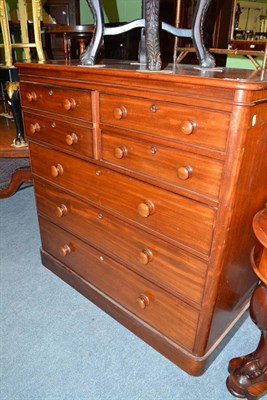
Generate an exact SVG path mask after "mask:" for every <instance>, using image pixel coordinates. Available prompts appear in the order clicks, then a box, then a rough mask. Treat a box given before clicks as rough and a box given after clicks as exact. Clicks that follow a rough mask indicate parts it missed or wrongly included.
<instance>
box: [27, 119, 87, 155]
mask: <svg viewBox="0 0 267 400" xmlns="http://www.w3.org/2000/svg"><path fill="white" fill-rule="evenodd" d="M23 117H24V129H25V133H26V135H27V137H28V138H32V139H35V140H38V141H41V142H43V143H49V145H52V146H58V147H61V148H62V149H64V150H68V151H71V152H72V153H77V155H78V154H81V155H83V156H87V157H90V158H93V156H94V149H93V130H92V128H89V127H86V126H83V125H78V124H75V123H73V122H71V123H70V122H65V121H62V120H60V119H57V118H48V117H44V116H42V115H38V114H32V113H27V112H24V113H23Z"/></svg>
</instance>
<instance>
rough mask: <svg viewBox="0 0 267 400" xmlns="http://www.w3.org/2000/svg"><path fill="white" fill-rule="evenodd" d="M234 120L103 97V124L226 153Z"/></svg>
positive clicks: (170, 105)
mask: <svg viewBox="0 0 267 400" xmlns="http://www.w3.org/2000/svg"><path fill="white" fill-rule="evenodd" d="M229 121H230V117H229V114H227V113H222V112H218V111H209V110H205V109H199V108H196V107H190V106H183V105H180V104H175V103H168V102H161V101H157V100H153V99H151V100H150V99H144V98H138V97H130V96H116V95H111V94H106V93H101V94H100V122H101V123H102V124H108V125H113V126H116V127H120V128H125V129H132V130H135V131H141V132H145V133H148V134H150V135H153V136H159V137H162V138H164V139H169V140H172V141H178V142H183V143H187V144H190V145H196V146H201V147H206V148H211V149H215V150H221V151H223V150H225V148H226V141H227V134H228V129H229Z"/></svg>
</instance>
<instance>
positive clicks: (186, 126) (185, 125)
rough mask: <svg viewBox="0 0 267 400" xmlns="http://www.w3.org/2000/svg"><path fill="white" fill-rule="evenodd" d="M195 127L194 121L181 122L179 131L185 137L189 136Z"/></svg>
mask: <svg viewBox="0 0 267 400" xmlns="http://www.w3.org/2000/svg"><path fill="white" fill-rule="evenodd" d="M196 126H197V124H196V122H195V121H190V120H186V121H182V122H181V125H180V129H181V131H182V133H184V134H185V135H191V133H193V131H194V129H195V127H196Z"/></svg>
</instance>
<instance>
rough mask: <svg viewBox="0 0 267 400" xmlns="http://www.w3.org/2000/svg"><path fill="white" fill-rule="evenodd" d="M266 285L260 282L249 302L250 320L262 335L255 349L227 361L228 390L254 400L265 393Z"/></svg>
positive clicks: (266, 379)
mask: <svg viewBox="0 0 267 400" xmlns="http://www.w3.org/2000/svg"><path fill="white" fill-rule="evenodd" d="M266 310H267V285H265V284H264V283H261V284H260V285H259V286H258V287H257V288H256V289H255V291H254V293H253V295H252V298H251V303H250V316H251V319H252V321H253V322H254V323H255V324H256V325H257V326H258V328H259V329H260V330H261V332H262V335H261V339H260V342H259V345H258V347H257V349H256V350H255V351H254V352H253V353H251V354H248V355H246V356H242V357H239V358H235V359H233V360H231V361H230V363H229V372H230V375H229V377H228V379H227V388H228V390H229V391H230V392H231V393H232V394H233V395H234V396H236V397H239V398H245V397H246V398H247V399H250V400H256V399H259V398H260V397H262V396H264V395H265V394H267V311H266Z"/></svg>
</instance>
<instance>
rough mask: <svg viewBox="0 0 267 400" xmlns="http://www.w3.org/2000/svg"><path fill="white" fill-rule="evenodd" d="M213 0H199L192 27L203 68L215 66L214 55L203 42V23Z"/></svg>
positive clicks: (193, 37)
mask: <svg viewBox="0 0 267 400" xmlns="http://www.w3.org/2000/svg"><path fill="white" fill-rule="evenodd" d="M211 1H212V0H198V3H197V6H196V10H195V14H194V21H193V28H192V39H193V42H194V46H195V49H196V53H197V56H198V59H199V63H200V66H201V67H203V68H213V67H215V60H214V57H213V56H212V55H211V54H210V52H209V51H208V50H207V49H206V47H205V45H204V42H203V25H204V21H205V16H206V13H207V10H208V8H209V5H210V3H211Z"/></svg>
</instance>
